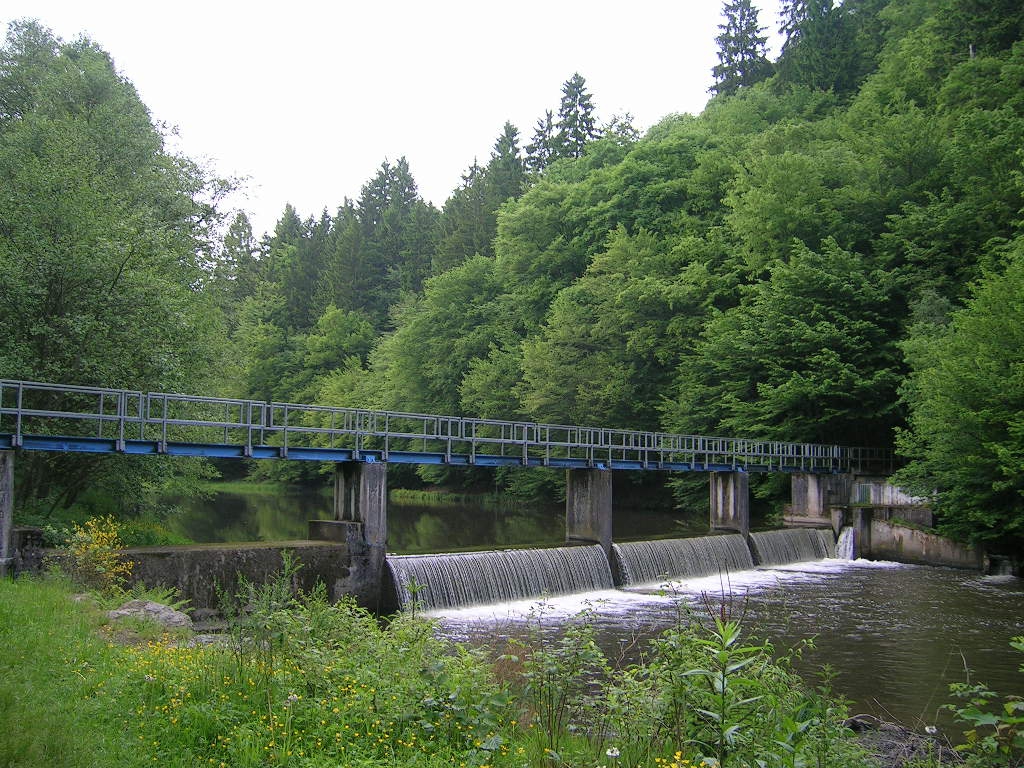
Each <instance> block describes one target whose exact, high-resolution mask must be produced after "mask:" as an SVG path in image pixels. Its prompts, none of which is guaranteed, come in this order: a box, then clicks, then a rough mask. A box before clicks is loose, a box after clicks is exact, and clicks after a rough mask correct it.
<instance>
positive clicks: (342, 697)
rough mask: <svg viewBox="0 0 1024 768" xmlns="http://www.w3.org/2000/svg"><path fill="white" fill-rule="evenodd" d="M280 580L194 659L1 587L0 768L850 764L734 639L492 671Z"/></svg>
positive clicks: (820, 723)
mask: <svg viewBox="0 0 1024 768" xmlns="http://www.w3.org/2000/svg"><path fill="white" fill-rule="evenodd" d="M290 576H291V574H290V573H288V572H287V571H286V572H285V573H283V574H282V575H281V577H280V578H279V579H277V580H276V581H275V582H272V583H271V584H269V585H265V586H260V587H256V586H248V587H246V588H245V589H243V592H242V594H240V595H239V596H238V597H237V599H236V601H235V602H234V605H235V606H236V609H237V610H235V611H234V613H231V612H230V610H229V614H230V615H229V618H230V622H229V625H230V627H231V630H230V634H229V640H228V642H225V643H220V644H215V645H208V646H196V647H191V646H190V645H188V644H187V643H183V642H182V641H183V639H184V638H183V637H182V636H181V635H180V634H179V635H178V636H176V637H171V636H165V635H162V634H160V633H158V632H154V631H153V629H152V627H148V628H147V627H141V626H135V625H131V624H129V625H127V626H116V627H111V626H107V625H106V623H105V621H106V620H105V617H104V614H103V613H102V610H101V608H100V605H101V603H102V601H96V600H93V599H90V600H85V601H81V602H76V601H74V600H72V599H71V594H72V587H71V586H70V584H69V583H68V582H67V581H63V580H59V579H20V580H18V581H2V582H0V643H2V644H3V646H2V647H3V648H4V653H3V654H0V681H2V682H0V766H3V767H4V768H14V767H17V768H23V767H24V768H35V767H36V766H39V767H40V768H42V766H46V767H47V768H49V767H50V766H69V767H70V768H76V767H77V766H90V767H93V766H95V767H96V768H104V767H105V766H111V767H113V766H118V768H121V767H122V766H127V767H128V768H133V767H134V766H143V765H160V766H172V768H173V767H181V768H184V767H185V766H216V767H217V768H228V767H229V766H230V768H256V766H260V767H264V766H297V767H300V768H327V766H331V768H344V767H345V766H352V767H353V768H357V767H363V766H366V767H367V768H368V767H369V766H380V765H391V766H422V767H423V768H434V767H435V766H436V767H437V768H440V766H446V767H447V766H451V765H455V766H465V767H466V768H483V766H494V767H499V766H500V767H501V768H521V767H522V766H528V767H529V768H540V767H541V766H544V768H553V767H554V766H567V767H568V766H577V767H579V768H596V767H597V766H600V765H615V766H616V768H625V767H626V766H650V767H652V768H653V767H655V766H671V765H673V764H675V765H677V766H687V765H699V764H701V760H702V759H703V758H704V757H712V756H713V757H714V758H715V759H716V760H717V763H718V764H719V765H721V766H723V768H730V767H731V766H736V767H737V768H739V767H740V766H743V765H755V764H756V761H755V760H754V759H753V758H754V757H756V756H759V755H761V756H765V757H767V756H768V752H769V751H771V752H772V753H773V755H774V756H775V757H776V758H778V759H773V761H772V763H771V764H773V765H775V764H777V765H780V766H796V765H800V764H807V762H806V761H807V760H813V763H811V764H814V765H816V766H819V768H824V766H844V767H845V766H854V765H859V764H860V762H859V761H860V756H859V755H858V753H857V751H856V749H855V748H854V747H853V746H851V744H850V742H849V740H848V739H846V738H844V735H843V733H842V732H841V731H842V730H843V729H841V728H840V727H839V725H838V723H840V722H841V717H842V710H841V707H838V706H836V705H835V704H834V703H833V702H831V701H825V700H823V699H822V698H821V697H820V696H819V695H817V694H815V693H814V692H813V691H810V690H807V689H805V688H804V687H803V686H802V685H801V684H800V683H799V681H798V680H797V678H796V677H795V676H794V675H792V674H791V673H790V672H788V671H787V670H786V668H785V666H784V665H783V666H780V665H778V664H777V663H775V662H774V661H773V660H772V658H771V655H770V654H771V649H770V647H769V646H765V645H758V644H753V645H751V644H744V643H741V642H738V640H737V638H738V637H739V631H740V629H739V627H738V625H736V626H730V627H729V632H730V633H731V634H726V633H725V632H724V630H722V629H721V627H718V628H717V629H716V626H717V625H712V627H711V628H710V629H709V628H707V627H706V626H705V628H704V629H701V628H700V625H699V624H698V623H696V622H694V623H681V624H680V626H679V627H677V628H675V629H674V630H670V631H669V633H667V634H666V635H665V636H663V637H662V638H660V639H659V640H658V641H657V642H656V643H655V644H653V645H652V647H651V653H650V657H649V658H650V660H651V661H650V663H649V664H648V665H647V666H646V667H632V668H629V669H626V670H615V671H613V670H612V669H611V668H610V667H609V666H608V664H607V662H606V661H605V660H604V658H603V655H602V654H601V652H600V651H599V650H598V649H597V647H596V646H595V645H594V643H593V635H592V632H591V630H590V628H589V626H588V624H587V622H588V618H587V617H586V616H581V617H580V618H579V622H578V624H577V628H576V630H573V631H566V632H565V634H564V635H563V636H562V637H561V638H560V639H557V640H553V639H551V638H550V634H549V633H548V632H547V631H546V630H545V631H541V632H539V633H538V635H537V637H536V638H533V639H532V640H531V641H530V642H528V643H527V644H526V645H524V646H523V647H521V648H517V649H516V654H517V655H516V656H515V657H514V658H513V657H511V656H508V655H506V656H504V657H501V658H497V659H496V658H494V657H487V656H484V655H483V654H482V653H481V652H479V651H470V650H467V649H465V648H464V647H461V646H459V645H457V644H453V643H449V642H447V641H444V640H441V639H438V637H437V636H436V634H435V632H434V628H433V626H432V625H431V624H430V623H429V622H427V621H425V620H423V619H421V618H419V617H415V616H410V615H402V616H398V617H392V618H391V619H390V620H388V621H386V622H384V621H381V620H379V619H378V618H376V617H374V616H372V615H370V614H369V613H367V612H366V611H363V610H362V609H360V608H358V607H357V606H355V605H354V604H353V603H351V602H348V601H342V602H340V603H337V604H329V603H328V602H327V600H326V599H325V595H324V592H323V590H317V591H315V592H314V593H313V594H311V595H299V596H297V595H295V594H293V593H292V591H291V589H290V581H291V578H290ZM228 607H229V609H230V606H228ZM720 623H721V622H719V624H720ZM115 640H117V642H115ZM781 739H785V745H784V746H785V750H783V751H781V752H780V751H779V750H780V748H779V746H778V744H779V743H780V740H781ZM786 750H788V751H786ZM776 753H777V754H776ZM711 764H714V763H711Z"/></svg>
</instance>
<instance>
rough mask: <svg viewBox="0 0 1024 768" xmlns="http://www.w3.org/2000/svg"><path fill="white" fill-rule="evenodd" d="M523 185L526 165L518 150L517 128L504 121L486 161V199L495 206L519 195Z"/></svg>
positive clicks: (523, 187) (524, 184)
mask: <svg viewBox="0 0 1024 768" xmlns="http://www.w3.org/2000/svg"><path fill="white" fill-rule="evenodd" d="M525 187H526V165H525V164H524V162H523V158H522V156H521V155H520V152H519V129H517V128H516V127H515V126H514V125H512V123H510V122H508V121H506V122H505V125H504V127H503V128H502V131H501V135H500V136H499V137H498V140H497V141H495V142H494V149H493V151H492V152H491V159H490V161H489V162H488V163H487V197H488V201H489V202H491V203H494V204H495V207H497V206H498V205H501V204H502V203H503V202H505V201H506V200H508V199H509V198H510V197H519V195H521V194H522V192H523V189H525Z"/></svg>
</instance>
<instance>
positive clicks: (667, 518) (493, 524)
mask: <svg viewBox="0 0 1024 768" xmlns="http://www.w3.org/2000/svg"><path fill="white" fill-rule="evenodd" d="M330 513H331V500H330V496H329V495H324V494H316V493H297V494H286V495H279V494H276V495H275V494H269V495H268V494H244V495H241V494H229V493H221V494H217V496H216V497H215V498H214V499H213V500H211V501H210V502H205V503H195V504H192V505H191V506H190V507H189V508H188V509H187V510H185V512H184V513H183V514H182V515H181V516H179V517H178V518H176V519H175V520H174V525H175V526H177V529H178V530H179V531H180V532H181V533H184V534H185V535H187V536H189V537H190V538H192V539H193V540H195V541H209V542H213V541H273V540H287V539H300V538H304V537H305V536H306V521H307V520H309V519H313V518H327V517H330ZM564 526H565V523H564V513H563V511H562V508H561V507H557V506H552V507H547V508H525V507H524V508H515V509H501V510H499V509H481V508H479V507H477V506H471V505H447V506H443V507H439V506H426V507H424V506H414V505H402V504H393V503H392V504H389V507H388V529H389V530H388V537H389V538H388V550H389V551H390V552H396V553H402V554H405V553H422V552H441V551H453V550H457V549H473V548H476V549H479V548H487V547H501V548H510V547H530V546H552V545H558V544H561V543H562V542H563V541H564V536H565V527H564ZM701 533H703V531H701V530H699V524H698V526H697V527H696V528H691V529H690V530H689V531H687V530H686V528H685V527H683V526H681V525H680V524H679V523H678V521H677V516H676V515H671V514H654V513H649V512H635V513H629V512H625V511H620V510H616V512H615V538H616V539H617V540H619V541H625V540H629V539H634V540H635V539H643V538H656V537H663V536H666V535H677V536H678V535H700V534H701ZM670 591H672V592H674V596H673V595H666V594H665V591H664V589H661V588H659V587H658V586H657V585H653V586H651V587H650V588H641V589H630V590H628V591H623V590H615V591H609V592H599V593H590V594H587V595H576V596H571V597H563V598H552V599H550V600H549V601H547V603H546V604H545V613H546V616H547V618H546V620H545V621H546V624H547V625H548V626H549V627H550V628H551V629H552V630H553V631H556V630H557V627H558V626H559V625H560V624H563V623H564V622H565V621H566V620H567V619H568V618H569V617H571V616H573V615H574V614H575V613H576V612H578V611H579V610H582V609H583V608H585V607H589V608H591V609H592V610H593V611H594V615H595V622H596V623H597V626H598V629H599V632H600V637H601V642H602V644H603V646H604V647H605V649H606V652H608V654H609V656H610V657H611V658H622V659H623V660H625V661H635V660H637V659H638V658H639V655H640V653H641V649H642V648H643V644H644V642H645V640H646V639H648V638H650V637H652V636H653V635H655V634H657V633H658V632H660V631H662V630H664V629H665V628H666V627H668V626H670V624H671V623H672V621H673V620H674V617H675V616H676V613H677V612H676V605H677V603H678V601H680V600H682V601H684V602H686V603H688V604H689V605H691V606H699V604H700V603H701V595H702V594H706V595H708V596H709V600H710V602H711V603H712V604H713V605H715V606H718V605H720V604H721V603H722V602H725V603H727V605H728V607H729V608H730V609H731V610H732V611H733V612H734V613H736V614H743V615H744V617H745V619H746V622H745V624H744V627H745V630H746V631H747V633H748V634H750V635H756V636H757V637H760V638H763V639H768V640H771V641H772V642H773V643H774V644H775V646H776V648H777V649H780V650H781V649H784V648H788V647H791V646H793V645H795V644H796V643H798V642H799V641H800V640H801V639H804V638H808V637H814V638H815V649H814V650H813V651H810V652H807V653H806V654H805V655H804V658H803V660H802V661H801V662H800V664H799V669H800V671H801V672H802V673H804V674H805V675H807V676H811V675H814V674H816V673H817V671H818V670H819V669H820V668H821V666H822V665H824V664H829V665H831V666H832V667H833V668H834V669H835V670H836V675H837V676H836V680H835V682H834V687H835V689H836V690H837V691H839V692H841V693H843V694H844V695H845V696H847V697H848V698H849V699H851V700H852V702H853V705H852V708H853V709H854V710H856V711H865V712H870V713H873V714H877V715H880V716H883V717H891V718H893V719H895V720H899V721H902V722H905V723H908V724H921V725H925V724H930V723H938V724H939V725H940V726H942V727H945V728H952V723H951V721H950V719H949V716H948V715H947V714H945V713H941V712H940V711H939V707H940V706H941V705H942V704H943V703H945V702H947V701H948V694H947V690H948V689H947V686H948V683H950V682H955V681H964V680H965V679H967V675H968V674H969V675H970V679H971V680H973V681H983V682H986V683H987V684H989V685H990V686H992V687H993V688H995V689H997V690H998V691H1000V693H1002V694H1010V693H1014V694H1022V695H1024V685H1022V681H1024V675H1022V674H1020V673H1019V672H1018V671H1017V667H1018V666H1019V665H1020V663H1021V662H1022V661H1024V657H1022V656H1021V654H1019V653H1016V652H1015V651H1013V650H1012V649H1010V647H1009V645H1008V643H1009V641H1010V639H1011V638H1012V637H1014V636H1016V635H1024V582H1022V581H1021V580H1020V579H1013V578H1003V577H985V576H981V575H979V574H975V573H971V572H966V571H957V570H952V569H947V568H928V567H918V566H906V565H898V564H894V563H873V562H866V561H855V562H850V561H839V560H826V561H819V562H817V563H801V564H795V565H791V566H786V567H783V568H777V569H771V570H765V571H755V572H746V573H739V574H731V575H730V576H729V577H728V579H724V578H723V579H719V578H717V577H716V578H712V579H702V580H697V581H693V582H682V583H675V584H672V585H671V590H670ZM723 596H724V597H723ZM537 605H538V604H537V602H531V603H519V604H508V605H501V606H485V607H482V608H475V609H469V610H464V611H450V612H446V613H444V614H443V615H442V616H441V618H440V620H441V626H442V628H443V631H445V632H446V633H447V634H448V635H450V636H451V637H453V638H454V639H458V640H463V641H467V642H474V643H482V644H487V645H490V646H493V647H498V648H501V647H502V646H503V644H504V642H505V641H506V639H507V638H508V637H510V636H515V635H523V634H525V633H526V632H527V631H528V628H529V625H530V624H531V622H532V621H533V619H531V618H530V613H531V609H534V612H536V608H537ZM968 670H969V672H968Z"/></svg>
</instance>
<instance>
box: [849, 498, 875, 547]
mask: <svg viewBox="0 0 1024 768" xmlns="http://www.w3.org/2000/svg"><path fill="white" fill-rule="evenodd" d="M852 517H853V519H852V520H851V521H850V525H852V526H853V540H854V542H856V551H857V557H871V520H872V518H873V517H874V510H872V509H870V508H863V507H857V508H855V509H854V510H853V514H852Z"/></svg>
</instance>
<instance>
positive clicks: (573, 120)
mask: <svg viewBox="0 0 1024 768" xmlns="http://www.w3.org/2000/svg"><path fill="white" fill-rule="evenodd" d="M555 127H556V128H557V129H558V133H557V134H555V154H556V155H557V156H558V157H582V156H583V150H584V148H585V147H586V145H587V143H588V142H590V141H592V140H593V139H596V138H597V135H598V132H597V122H596V120H595V119H594V101H593V97H592V96H591V95H590V94H589V93H588V92H587V82H586V80H584V79H583V76H582V75H581V74H580V73H579V72H576V73H574V74H573V76H572V77H570V78H569V79H568V80H566V81H565V83H564V84H563V85H562V103H561V105H560V106H559V107H558V122H557V123H556V124H555Z"/></svg>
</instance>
